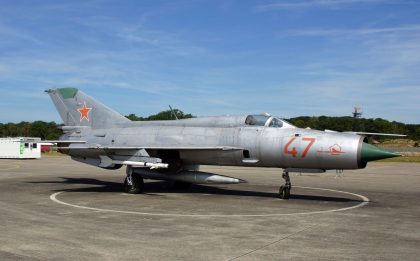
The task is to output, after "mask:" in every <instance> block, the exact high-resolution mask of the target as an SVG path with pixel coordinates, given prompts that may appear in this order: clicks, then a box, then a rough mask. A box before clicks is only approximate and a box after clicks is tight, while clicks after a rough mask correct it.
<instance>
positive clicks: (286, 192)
mask: <svg viewBox="0 0 420 261" xmlns="http://www.w3.org/2000/svg"><path fill="white" fill-rule="evenodd" d="M279 198H281V199H289V198H290V188H288V187H286V186H280V189H279Z"/></svg>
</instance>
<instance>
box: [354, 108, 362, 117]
mask: <svg viewBox="0 0 420 261" xmlns="http://www.w3.org/2000/svg"><path fill="white" fill-rule="evenodd" d="M353 118H356V119H360V118H362V110H361V109H360V106H355V107H354V112H353Z"/></svg>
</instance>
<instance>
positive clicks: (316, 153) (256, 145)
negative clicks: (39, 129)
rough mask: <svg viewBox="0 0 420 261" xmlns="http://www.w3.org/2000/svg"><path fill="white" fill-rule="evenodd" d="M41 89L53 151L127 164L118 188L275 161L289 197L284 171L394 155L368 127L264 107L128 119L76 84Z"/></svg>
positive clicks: (201, 178) (208, 177) (109, 164)
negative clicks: (54, 123)
mask: <svg viewBox="0 0 420 261" xmlns="http://www.w3.org/2000/svg"><path fill="white" fill-rule="evenodd" d="M46 92H47V93H48V94H49V95H50V97H51V99H52V101H53V102H54V104H55V106H56V108H57V110H58V112H59V114H60V116H61V118H62V120H63V122H64V126H62V127H61V128H62V130H63V133H64V134H63V135H62V136H61V137H60V139H59V140H58V141H57V143H58V149H59V151H61V152H63V153H66V154H68V155H70V156H71V158H72V159H73V160H76V161H79V162H83V163H86V164H90V165H93V166H97V167H100V168H104V169H111V170H112V169H118V168H121V167H122V166H126V174H127V176H126V178H125V180H124V191H125V192H126V193H131V194H136V193H142V192H143V190H144V179H153V180H165V181H172V182H174V184H175V185H176V186H178V187H184V188H187V187H188V186H189V185H190V184H236V183H242V182H246V181H244V180H242V179H239V178H234V177H228V176H222V175H217V174H213V173H207V172H201V171H199V166H200V165H217V166H243V167H271V168H281V169H283V172H282V177H283V179H284V180H285V183H284V184H283V185H281V186H280V188H279V193H278V196H279V197H280V198H281V199H289V197H290V191H291V188H292V185H291V182H290V177H289V173H290V172H309V173H322V172H325V171H326V170H334V169H335V170H344V169H361V168H365V167H366V165H367V163H368V162H369V161H373V160H380V159H385V158H391V157H396V156H399V155H397V154H394V153H391V152H388V151H385V150H382V149H379V148H377V147H375V146H372V145H370V144H368V143H367V142H366V135H369V134H370V133H357V132H348V133H343V132H333V131H320V130H311V129H301V128H298V127H296V126H293V125H292V124H290V123H288V122H287V121H285V120H283V119H281V118H278V117H274V116H270V115H268V114H254V115H242V116H214V117H198V118H190V119H180V120H167V121H146V122H144V121H143V122H134V121H130V120H129V119H127V118H126V117H124V116H122V115H121V114H119V113H117V112H115V111H113V110H112V109H110V108H108V107H107V106H105V105H103V104H102V103H100V102H98V101H97V100H95V99H94V98H92V97H90V96H88V95H86V94H85V93H83V92H82V91H80V90H78V89H76V88H57V89H50V90H47V91H46ZM376 135H379V134H378V133H376ZM396 136H398V135H396ZM400 136H403V135H400Z"/></svg>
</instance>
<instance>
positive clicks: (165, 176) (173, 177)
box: [133, 168, 246, 184]
mask: <svg viewBox="0 0 420 261" xmlns="http://www.w3.org/2000/svg"><path fill="white" fill-rule="evenodd" d="M133 173H136V174H138V175H140V176H142V177H143V178H146V179H157V180H166V181H182V182H188V183H193V184H238V183H246V181H245V180H243V179H238V178H233V177H228V176H223V175H217V174H214V173H208V172H201V171H180V172H176V173H162V172H158V171H156V170H150V169H146V168H133Z"/></svg>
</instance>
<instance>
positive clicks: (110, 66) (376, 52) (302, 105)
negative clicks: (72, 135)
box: [0, 0, 420, 123]
mask: <svg viewBox="0 0 420 261" xmlns="http://www.w3.org/2000/svg"><path fill="white" fill-rule="evenodd" d="M64 86H72V87H77V88H79V89H81V90H83V91H84V92H86V93H88V94H90V95H92V96H94V97H96V98H97V99H98V100H100V101H102V102H104V103H105V104H107V105H108V106H109V107H111V108H114V109H115V110H116V111H118V112H120V113H121V114H124V115H126V114H129V113H135V114H137V115H142V116H147V115H150V114H153V113H156V112H159V111H162V110H166V109H167V108H168V107H167V106H168V105H169V104H171V105H172V106H173V107H176V108H180V109H181V110H183V111H184V112H188V113H193V114H195V115H199V116H204V115H219V114H248V113H261V112H269V113H271V114H273V115H278V116H280V117H284V118H289V117H294V116H302V115H309V116H318V115H328V116H343V115H350V114H351V111H352V110H353V106H354V105H360V106H361V107H362V110H363V113H364V117H367V118H376V117H381V118H385V119H388V120H396V121H401V122H406V123H420V102H419V101H420V1H413V0H406V1H405V0H342V1H338V0H337V1H333V0H314V1H309V0H284V1H275V0H273V1H240V0H237V1H230V0H223V1H213V0H212V1H200V0H196V1H177V0H173V1H152V0H150V1H109V0H92V1H4V0H3V1H2V6H1V8H0V88H1V96H0V122H19V121H21V120H26V121H33V120H45V121H52V120H54V121H57V122H61V119H60V118H59V116H58V113H57V112H56V111H55V109H54V107H53V105H52V102H51V101H50V100H49V98H48V96H47V95H46V94H44V93H43V91H44V90H45V89H48V88H52V87H64Z"/></svg>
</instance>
